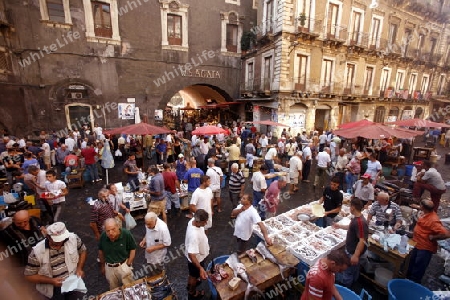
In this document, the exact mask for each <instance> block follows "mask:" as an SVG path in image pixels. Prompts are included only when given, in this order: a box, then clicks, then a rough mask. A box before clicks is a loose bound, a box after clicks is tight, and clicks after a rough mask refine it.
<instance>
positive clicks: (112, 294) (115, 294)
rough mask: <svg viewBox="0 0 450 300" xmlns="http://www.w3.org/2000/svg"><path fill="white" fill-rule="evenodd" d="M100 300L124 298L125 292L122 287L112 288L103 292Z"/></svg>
mask: <svg viewBox="0 0 450 300" xmlns="http://www.w3.org/2000/svg"><path fill="white" fill-rule="evenodd" d="M97 299H98V300H123V293H122V291H121V290H120V289H116V290H112V291H109V292H106V293H103V294H101V295H100V296H98V297H97Z"/></svg>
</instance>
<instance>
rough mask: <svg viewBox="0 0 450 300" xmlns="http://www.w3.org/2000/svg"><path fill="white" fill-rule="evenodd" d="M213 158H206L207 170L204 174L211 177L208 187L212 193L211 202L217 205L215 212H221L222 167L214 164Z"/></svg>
mask: <svg viewBox="0 0 450 300" xmlns="http://www.w3.org/2000/svg"><path fill="white" fill-rule="evenodd" d="M214 163H215V160H214V158H212V157H211V158H208V170H207V171H206V175H207V176H209V178H210V179H211V184H210V185H209V188H210V189H211V191H212V193H213V203H214V205H217V212H219V213H220V212H222V206H221V203H220V202H221V199H220V184H221V182H222V178H223V172H222V169H221V168H219V167H217V166H215V165H214Z"/></svg>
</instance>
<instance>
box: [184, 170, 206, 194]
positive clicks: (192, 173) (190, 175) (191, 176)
mask: <svg viewBox="0 0 450 300" xmlns="http://www.w3.org/2000/svg"><path fill="white" fill-rule="evenodd" d="M203 175H205V173H203V171H202V170H201V169H199V168H192V169H189V170H188V171H187V172H186V174H184V178H183V179H184V180H187V182H188V192H191V193H193V192H194V191H195V190H196V189H197V188H198V187H199V186H200V177H202V176H203Z"/></svg>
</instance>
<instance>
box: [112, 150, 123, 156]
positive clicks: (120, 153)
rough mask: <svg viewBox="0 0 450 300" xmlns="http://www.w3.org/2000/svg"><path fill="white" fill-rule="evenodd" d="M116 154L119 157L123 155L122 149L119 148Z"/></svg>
mask: <svg viewBox="0 0 450 300" xmlns="http://www.w3.org/2000/svg"><path fill="white" fill-rule="evenodd" d="M114 155H115V156H117V157H121V156H122V151H120V150H119V149H117V150H116V152H115V153H114Z"/></svg>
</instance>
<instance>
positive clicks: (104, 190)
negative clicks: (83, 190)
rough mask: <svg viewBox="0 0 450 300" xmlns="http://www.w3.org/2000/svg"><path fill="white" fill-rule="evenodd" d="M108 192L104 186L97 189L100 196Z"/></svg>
mask: <svg viewBox="0 0 450 300" xmlns="http://www.w3.org/2000/svg"><path fill="white" fill-rule="evenodd" d="M108 193H109V191H108V190H107V189H105V188H101V189H100V191H98V193H97V194H98V196H99V197H100V195H103V194H108Z"/></svg>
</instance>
